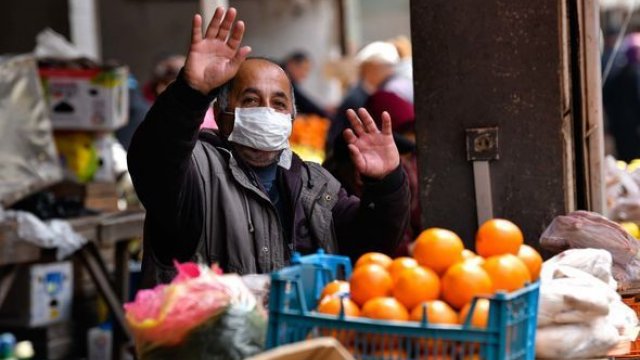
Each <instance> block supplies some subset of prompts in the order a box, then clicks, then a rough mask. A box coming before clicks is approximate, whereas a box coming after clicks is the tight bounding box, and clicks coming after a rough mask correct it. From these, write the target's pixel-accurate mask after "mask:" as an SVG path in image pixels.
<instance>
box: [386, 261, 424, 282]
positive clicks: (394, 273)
mask: <svg viewBox="0 0 640 360" xmlns="http://www.w3.org/2000/svg"><path fill="white" fill-rule="evenodd" d="M416 266H418V262H417V261H416V260H415V259H414V258H410V257H406V256H402V257H399V258H396V259H394V260H393V262H391V265H389V268H388V269H387V270H388V271H389V275H391V280H393V282H394V283H395V281H396V280H397V279H398V276H400V273H401V272H402V271H403V270H405V269H408V268H412V267H416Z"/></svg>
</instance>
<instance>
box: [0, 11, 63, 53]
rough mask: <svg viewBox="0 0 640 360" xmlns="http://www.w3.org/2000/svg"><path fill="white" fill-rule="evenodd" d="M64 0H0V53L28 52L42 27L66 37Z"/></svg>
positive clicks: (33, 46) (33, 45) (34, 43)
mask: <svg viewBox="0 0 640 360" xmlns="http://www.w3.org/2000/svg"><path fill="white" fill-rule="evenodd" d="M68 9H69V8H68V6H67V0H32V1H20V0H9V1H7V0H4V1H2V11H0V34H2V35H1V36H0V55H2V54H8V53H14V54H15V53H25V52H31V51H32V50H33V49H34V48H35V45H36V35H37V34H38V33H39V32H40V31H41V30H43V29H44V28H45V27H50V28H52V29H53V30H54V31H56V32H58V33H61V34H62V35H64V36H65V37H66V38H67V39H68V38H69V19H68V12H69V10H68Z"/></svg>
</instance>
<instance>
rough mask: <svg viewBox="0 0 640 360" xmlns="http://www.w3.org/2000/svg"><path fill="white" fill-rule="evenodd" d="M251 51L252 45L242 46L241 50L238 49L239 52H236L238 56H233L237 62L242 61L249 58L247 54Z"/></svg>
mask: <svg viewBox="0 0 640 360" xmlns="http://www.w3.org/2000/svg"><path fill="white" fill-rule="evenodd" d="M250 52H251V47H249V46H243V47H241V48H240V50H238V52H237V53H236V56H234V57H233V62H235V63H236V64H240V63H242V62H243V61H245V60H247V55H249V53H250Z"/></svg>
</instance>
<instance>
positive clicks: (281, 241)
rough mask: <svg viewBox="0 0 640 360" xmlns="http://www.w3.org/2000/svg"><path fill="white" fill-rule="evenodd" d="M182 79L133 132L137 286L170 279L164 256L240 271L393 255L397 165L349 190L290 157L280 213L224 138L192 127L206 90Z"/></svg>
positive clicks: (399, 231)
mask: <svg viewBox="0 0 640 360" xmlns="http://www.w3.org/2000/svg"><path fill="white" fill-rule="evenodd" d="M214 95H215V94H212V95H211V96H208V97H207V96H203V95H201V94H200V93H198V92H197V91H195V90H193V89H191V88H190V87H189V86H188V85H187V84H186V82H184V80H183V79H182V78H180V77H179V78H178V80H177V81H176V82H174V83H173V84H172V85H170V86H169V87H168V88H167V90H166V91H165V92H164V93H163V94H162V95H161V96H160V97H159V98H158V99H157V101H156V103H155V104H154V106H153V107H152V109H151V110H150V112H149V114H148V115H147V118H146V119H145V121H144V122H143V123H142V124H141V126H140V127H139V129H138V130H137V132H136V134H135V136H134V138H133V141H132V144H131V148H130V151H129V170H130V172H131V176H132V178H133V181H134V185H135V187H136V191H137V192H138V195H139V197H140V199H141V200H142V202H143V204H144V206H145V208H146V210H147V218H146V222H145V236H144V258H143V286H144V287H149V286H153V285H155V284H157V283H162V282H168V281H170V280H171V278H172V277H173V276H174V275H175V272H174V271H173V266H172V264H171V262H172V260H174V259H175V260H178V261H187V260H198V261H204V262H207V263H212V262H217V263H218V264H219V265H220V266H221V267H222V269H223V270H225V271H229V272H236V273H239V274H249V273H265V272H271V271H274V270H277V269H279V268H281V267H283V266H285V265H287V263H288V261H289V258H290V256H291V253H292V252H293V251H301V252H303V253H307V252H313V251H315V250H316V249H318V248H323V249H324V250H325V251H327V252H328V253H342V254H346V255H348V256H351V257H352V258H356V257H358V256H359V255H360V254H363V253H365V252H368V251H382V252H387V253H390V252H392V251H393V250H394V249H395V247H396V245H397V244H398V242H399V241H400V239H401V237H402V235H403V232H404V230H405V228H406V226H407V224H408V220H409V196H410V195H409V188H408V184H407V180H406V176H405V174H404V172H403V171H402V169H401V168H400V167H399V168H398V169H396V170H395V171H394V172H392V173H391V174H390V175H388V176H387V177H386V178H385V179H383V180H381V181H365V188H364V195H363V197H362V199H358V198H356V197H354V196H348V195H347V193H346V191H345V190H344V189H343V188H342V187H341V186H340V183H339V182H338V181H337V180H336V179H335V178H334V177H333V176H332V175H331V174H329V173H328V172H327V171H326V170H325V169H324V168H322V167H321V166H320V165H318V164H315V163H310V162H303V161H302V160H300V158H298V157H297V156H296V155H295V154H294V155H293V158H292V160H291V165H290V167H289V168H288V169H285V168H279V170H278V179H277V181H278V186H280V191H281V193H282V194H284V195H285V196H284V197H285V199H284V200H285V204H286V206H285V209H286V211H285V212H284V213H285V214H286V216H284V218H280V216H279V213H278V211H277V209H276V208H275V206H274V205H273V204H272V203H271V201H270V200H269V197H268V196H267V194H266V193H265V192H264V191H263V190H262V187H261V186H260V185H259V181H257V180H256V177H255V175H254V173H253V171H252V170H251V169H250V168H248V167H247V166H246V165H244V164H243V163H242V162H241V161H240V160H239V159H238V157H236V156H234V153H233V151H232V150H230V149H231V147H230V146H229V144H228V143H226V142H225V141H223V140H221V139H220V138H219V137H218V136H217V135H216V134H215V133H212V132H205V131H203V132H200V131H199V125H200V124H201V122H202V119H203V117H204V113H205V111H206V109H207V106H208V104H209V103H210V101H211V100H212V98H213V96H214Z"/></svg>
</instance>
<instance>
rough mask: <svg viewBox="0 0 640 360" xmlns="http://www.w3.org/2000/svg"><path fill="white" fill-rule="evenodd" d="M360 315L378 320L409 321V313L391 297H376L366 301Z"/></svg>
mask: <svg viewBox="0 0 640 360" xmlns="http://www.w3.org/2000/svg"><path fill="white" fill-rule="evenodd" d="M361 315H362V316H363V317H368V318H371V319H378V320H397V321H407V320H409V312H408V311H407V309H406V308H405V307H404V305H402V304H401V303H400V302H399V301H398V300H396V299H395V298H392V297H377V298H374V299H371V300H369V301H367V302H366V303H365V304H364V306H363V307H362V312H361Z"/></svg>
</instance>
